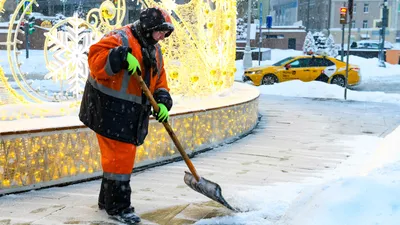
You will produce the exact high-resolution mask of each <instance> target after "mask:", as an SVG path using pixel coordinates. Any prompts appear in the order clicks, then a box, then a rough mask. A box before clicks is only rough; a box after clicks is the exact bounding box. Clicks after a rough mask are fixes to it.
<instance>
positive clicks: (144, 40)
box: [131, 21, 158, 76]
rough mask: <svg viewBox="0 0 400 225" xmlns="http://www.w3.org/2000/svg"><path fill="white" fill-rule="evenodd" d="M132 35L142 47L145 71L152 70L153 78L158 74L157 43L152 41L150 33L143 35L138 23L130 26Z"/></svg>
mask: <svg viewBox="0 0 400 225" xmlns="http://www.w3.org/2000/svg"><path fill="white" fill-rule="evenodd" d="M131 30H132V34H133V36H135V38H136V39H138V41H139V43H140V46H141V47H142V55H143V63H144V66H145V67H146V68H145V69H146V70H147V71H150V69H151V68H153V76H154V75H156V74H157V73H158V68H157V60H156V48H155V44H157V42H156V41H155V40H154V39H153V37H152V35H151V33H144V32H143V30H142V28H141V27H140V22H139V21H136V22H134V23H133V24H132V26H131Z"/></svg>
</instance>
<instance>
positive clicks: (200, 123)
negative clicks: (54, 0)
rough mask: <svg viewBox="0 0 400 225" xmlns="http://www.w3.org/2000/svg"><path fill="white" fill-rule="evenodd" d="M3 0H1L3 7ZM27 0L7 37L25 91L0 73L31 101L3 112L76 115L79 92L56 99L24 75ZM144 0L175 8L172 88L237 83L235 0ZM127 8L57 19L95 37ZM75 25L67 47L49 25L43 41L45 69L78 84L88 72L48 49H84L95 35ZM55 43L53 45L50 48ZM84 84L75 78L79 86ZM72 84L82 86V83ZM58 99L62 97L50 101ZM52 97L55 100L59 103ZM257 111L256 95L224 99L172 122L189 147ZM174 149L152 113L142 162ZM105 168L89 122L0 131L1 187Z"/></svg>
mask: <svg viewBox="0 0 400 225" xmlns="http://www.w3.org/2000/svg"><path fill="white" fill-rule="evenodd" d="M4 2H5V1H4V0H0V7H1V3H4ZM23 2H24V1H21V3H20V4H18V6H17V8H16V9H15V12H14V14H13V16H12V18H11V21H10V24H16V25H17V27H16V29H15V28H13V27H12V26H10V27H9V30H8V35H9V36H7V43H6V45H7V55H8V59H9V64H10V67H12V68H11V72H12V75H13V77H14V78H15V81H16V83H17V85H18V86H19V87H20V88H21V93H22V94H21V95H18V94H17V92H16V91H15V90H13V89H12V88H11V87H10V85H8V83H7V79H6V77H4V73H3V72H2V70H0V78H1V81H2V82H3V83H4V84H5V85H4V86H5V87H7V88H8V91H9V93H11V95H12V96H13V98H15V99H16V100H15V102H22V101H29V102H30V103H31V104H27V105H22V104H20V105H21V108H22V107H23V110H19V111H17V110H15V109H14V110H13V111H9V110H8V111H7V109H6V110H4V111H0V120H3V121H4V120H8V121H7V122H10V121H9V120H17V122H18V120H19V119H30V118H32V117H36V118H44V117H48V116H49V117H50V116H52V117H56V116H64V115H71V114H72V113H75V114H74V116H75V115H76V111H77V109H78V107H79V105H80V102H79V101H78V100H72V101H70V99H68V98H64V97H65V96H62V95H61V96H57V99H54V98H53V97H52V96H51V97H49V96H46V95H45V94H44V95H43V93H38V90H35V88H33V87H30V84H29V82H28V81H27V80H25V74H24V73H23V71H22V69H21V61H20V60H19V59H18V56H19V55H20V51H19V50H18V48H17V44H21V43H22V42H21V40H19V39H18V35H11V34H12V33H13V32H14V31H15V32H20V33H22V34H23V31H21V29H20V26H21V22H22V21H23V19H24V17H25V15H26V11H23V10H21V9H22V5H23ZM142 2H143V3H145V4H146V5H147V6H149V7H151V6H159V7H162V8H165V9H167V10H168V11H169V12H170V13H171V15H172V22H173V24H174V26H175V28H176V30H175V32H173V33H172V36H171V37H170V38H167V39H166V40H165V41H163V42H162V43H161V46H162V51H163V53H164V65H165V68H166V71H167V78H168V80H169V85H170V87H171V92H172V93H173V94H174V95H175V96H185V97H186V96H196V97H205V96H208V95H212V94H215V93H219V92H221V91H224V90H225V89H228V88H230V87H232V84H233V82H234V73H235V72H236V68H235V53H236V39H235V38H236V35H235V34H236V30H235V29H236V0H191V1H190V2H189V3H185V4H177V3H176V2H175V1H174V0H142ZM110 3H111V4H110ZM30 4H31V5H28V6H27V7H26V8H30V6H32V5H33V4H34V5H36V7H38V5H37V3H36V0H33V1H31V2H30ZM34 9H35V8H34ZM125 10H126V9H125V1H120V0H116V1H109V0H106V1H103V3H102V4H101V5H100V7H99V8H98V9H92V10H90V11H89V13H88V14H87V15H86V18H85V19H86V23H83V22H82V20H79V21H80V22H78V20H77V19H76V18H75V19H74V18H67V19H66V20H64V21H61V22H60V23H59V24H58V25H60V26H59V27H61V25H64V26H68V27H70V28H69V29H75V28H76V29H77V30H80V29H81V28H83V27H84V28H85V29H88V30H90V31H91V32H93V38H94V39H96V38H97V36H96V35H97V34H99V36H101V34H104V33H106V32H108V31H110V30H113V29H116V28H119V27H121V26H122V22H123V19H124V17H125ZM21 12H22V13H21ZM96 14H97V15H96ZM111 18H113V19H111ZM79 23H81V24H80V25H79ZM14 29H15V30H14ZM53 30H56V29H53ZM72 33H73V35H71V34H68V32H67V34H66V35H67V36H66V37H67V38H68V39H69V41H66V42H65V43H64V42H61V43H63V45H65V48H64V50H62V51H59V49H60V48H56V47H55V46H57V45H59V44H54V43H56V42H57V41H59V40H58V37H59V36H62V35H64V34H62V35H61V34H59V33H57V32H54V31H49V33H48V34H47V36H46V41H47V42H46V45H45V49H44V51H47V53H45V54H44V57H47V60H46V67H48V69H49V71H50V74H47V75H48V78H52V79H55V80H57V82H68V81H71V79H72V80H73V82H76V83H77V84H79V81H78V80H77V79H75V78H77V77H79V78H82V77H81V76H74V77H73V78H71V79H70V78H68V77H67V76H66V75H65V74H62V73H57V72H56V69H55V67H52V65H53V64H56V63H57V62H58V61H57V59H56V58H57V57H56V58H51V57H50V54H55V55H57V54H58V56H60V57H59V58H58V60H60V59H66V61H68V59H70V57H71V54H75V53H78V54H81V53H79V52H76V51H74V49H76V47H74V46H76V45H75V44H76V43H74V42H80V41H81V40H85V38H88V39H90V37H89V36H86V37H83V38H76V36H77V35H76V34H77V33H81V32H80V31H78V32H72ZM100 33H101V34H100ZM82 35H83V34H82ZM64 37H65V36H64ZM78 37H79V36H78ZM51 43H53V44H51ZM52 48H54V49H52ZM52 50H54V51H53V52H51V51H52ZM60 52H62V53H60ZM0 60H1V59H0ZM70 69H71V71H72V70H73V69H76V70H82V69H83V67H80V66H70ZM75 74H84V73H82V72H80V73H75ZM0 85H1V83H0ZM78 86H79V85H75V87H78ZM0 90H1V87H0ZM73 90H74V91H75V93H78V94H79V91H77V90H78V88H74V89H73ZM22 96H23V97H22ZM246 96H247V94H246ZM54 100H57V101H62V102H57V103H49V102H47V101H54ZM32 102H33V103H32ZM36 103H37V104H36ZM48 104H49V105H48ZM50 104H57V107H54V105H50ZM177 107H179V105H178V106H177ZM3 109H4V108H1V110H3ZM15 111H17V112H16V113H15ZM257 112H258V101H257V99H256V98H253V99H251V100H249V101H247V100H245V101H243V103H240V104H237V105H236V104H235V105H228V106H226V105H224V106H222V105H221V107H220V108H218V109H211V110H200V111H196V112H188V113H186V114H185V113H181V114H179V115H172V116H171V118H170V122H171V125H172V127H173V129H174V130H183V131H184V132H177V136H178V138H179V140H180V141H181V143H182V145H183V147H184V148H185V149H187V150H188V151H189V152H190V151H195V150H199V149H204V148H206V147H209V146H212V145H214V144H217V143H223V142H224V141H225V140H228V139H229V138H235V137H238V136H239V135H241V134H243V133H246V132H248V131H249V130H251V129H252V128H253V127H254V125H255V124H256V121H257V119H258V117H257ZM21 123H22V121H21ZM176 156H179V153H178V151H177V149H176V148H175V146H174V144H173V143H172V141H171V140H170V138H169V136H168V134H167V133H166V132H165V130H164V129H162V125H161V124H159V123H158V122H156V121H154V120H152V121H151V123H150V127H149V135H148V137H147V139H146V141H145V143H144V144H143V145H142V146H140V147H138V149H137V157H136V162H137V164H136V165H137V166H140V165H145V164H146V163H149V162H150V163H151V162H154V161H158V160H162V159H165V158H171V157H176ZM100 174H101V164H100V153H99V151H98V146H97V140H96V137H95V135H94V133H93V132H92V131H90V130H89V129H87V128H84V127H83V126H82V127H80V128H71V127H67V128H65V129H64V128H54V129H46V130H43V131H38V132H35V133H34V134H33V133H30V132H29V131H26V133H25V134H17V135H16V133H12V132H10V133H9V134H5V133H1V135H0V194H1V193H5V192H12V191H13V190H21V189H25V190H27V189H32V188H37V187H40V186H45V185H46V184H47V185H48V184H54V183H57V182H60V183H63V182H66V181H70V180H79V179H82V177H94V176H96V175H100Z"/></svg>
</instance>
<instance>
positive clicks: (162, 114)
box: [154, 103, 169, 123]
mask: <svg viewBox="0 0 400 225" xmlns="http://www.w3.org/2000/svg"><path fill="white" fill-rule="evenodd" d="M157 105H158V107H159V108H160V110H159V111H158V113H154V117H155V118H156V120H158V122H160V123H163V122H167V121H168V118H169V113H168V109H167V107H166V106H165V105H164V104H162V103H158V104H157Z"/></svg>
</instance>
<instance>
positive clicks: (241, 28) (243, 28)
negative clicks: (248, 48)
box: [236, 18, 247, 40]
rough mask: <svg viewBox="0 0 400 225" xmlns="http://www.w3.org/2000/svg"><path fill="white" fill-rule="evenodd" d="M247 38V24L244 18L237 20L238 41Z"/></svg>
mask: <svg viewBox="0 0 400 225" xmlns="http://www.w3.org/2000/svg"><path fill="white" fill-rule="evenodd" d="M246 38H247V24H245V23H244V20H243V19H242V18H238V19H237V20H236V39H237V40H245V39H246Z"/></svg>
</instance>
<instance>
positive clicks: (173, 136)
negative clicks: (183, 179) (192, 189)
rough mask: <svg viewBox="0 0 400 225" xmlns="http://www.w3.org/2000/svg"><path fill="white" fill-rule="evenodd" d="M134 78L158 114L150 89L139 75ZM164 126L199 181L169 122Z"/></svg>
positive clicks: (158, 108)
mask: <svg viewBox="0 0 400 225" xmlns="http://www.w3.org/2000/svg"><path fill="white" fill-rule="evenodd" d="M133 76H134V77H135V79H136V80H137V81H138V82H139V84H140V87H141V88H142V90H143V92H144V94H145V95H146V96H147V98H148V99H149V101H150V104H151V106H153V109H154V110H155V111H156V112H158V111H159V110H160V107H158V105H157V102H156V100H154V98H153V95H152V94H151V92H150V90H149V88H147V85H146V83H145V82H144V81H143V79H142V77H141V76H139V75H138V74H137V73H135V74H133ZM162 124H163V125H164V127H165V129H166V130H167V132H168V134H169V136H170V137H171V139H172V141H173V142H174V144H175V146H176V148H178V151H179V153H181V156H182V158H183V160H185V163H186V165H187V167H188V168H189V170H190V172H191V173H192V174H193V176H194V178H195V179H196V181H199V180H200V176H199V175H198V174H197V171H196V168H194V166H193V164H192V161H191V160H190V159H189V157H188V155H187V154H186V152H185V150H184V149H183V147H182V145H181V143H180V142H179V140H178V138H177V137H176V135H175V132H174V131H173V130H172V128H171V126H170V125H169V123H168V122H163V123H162Z"/></svg>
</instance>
